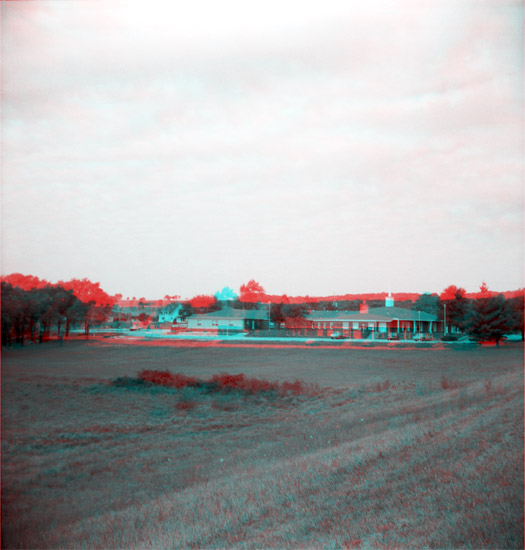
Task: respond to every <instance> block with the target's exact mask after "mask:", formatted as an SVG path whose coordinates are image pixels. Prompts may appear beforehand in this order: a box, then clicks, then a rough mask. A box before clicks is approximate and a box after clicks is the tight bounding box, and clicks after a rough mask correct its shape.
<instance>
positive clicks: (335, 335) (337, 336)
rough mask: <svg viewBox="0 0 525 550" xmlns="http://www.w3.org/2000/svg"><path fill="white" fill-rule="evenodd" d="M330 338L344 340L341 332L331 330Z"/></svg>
mask: <svg viewBox="0 0 525 550" xmlns="http://www.w3.org/2000/svg"><path fill="white" fill-rule="evenodd" d="M330 338H331V339H332V340H344V338H345V337H344V336H343V333H342V332H332V336H330Z"/></svg>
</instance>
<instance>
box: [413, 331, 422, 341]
mask: <svg viewBox="0 0 525 550" xmlns="http://www.w3.org/2000/svg"><path fill="white" fill-rule="evenodd" d="M423 339H424V338H423V333H421V332H414V335H413V336H412V340H423Z"/></svg>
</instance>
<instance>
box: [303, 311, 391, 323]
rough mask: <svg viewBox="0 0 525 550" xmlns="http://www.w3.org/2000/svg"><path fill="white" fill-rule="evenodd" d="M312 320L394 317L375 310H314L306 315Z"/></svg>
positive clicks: (366, 319)
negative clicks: (368, 311)
mask: <svg viewBox="0 0 525 550" xmlns="http://www.w3.org/2000/svg"><path fill="white" fill-rule="evenodd" d="M306 318H307V319H309V320H310V321H361V322H364V321H391V320H392V318H391V317H388V316H385V315H378V314H377V313H375V312H370V313H359V311H312V313H309V314H308V315H307V316H306Z"/></svg>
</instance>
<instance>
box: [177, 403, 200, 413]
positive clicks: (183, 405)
mask: <svg viewBox="0 0 525 550" xmlns="http://www.w3.org/2000/svg"><path fill="white" fill-rule="evenodd" d="M196 406H197V403H196V402H195V401H179V402H178V403H175V408H176V409H178V410H179V411H185V410H188V409H194V408H195V407H196Z"/></svg>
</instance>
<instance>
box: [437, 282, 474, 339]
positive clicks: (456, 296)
mask: <svg viewBox="0 0 525 550" xmlns="http://www.w3.org/2000/svg"><path fill="white" fill-rule="evenodd" d="M465 295H466V290H465V289H464V288H458V287H457V286H455V285H451V286H448V287H447V288H445V290H443V292H442V293H441V295H440V298H441V302H442V303H444V304H445V305H446V307H447V309H446V311H447V325H448V326H454V327H456V328H458V329H459V330H466V329H467V328H468V326H469V323H470V320H471V303H470V300H469V299H468V298H466V296H465Z"/></svg>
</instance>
